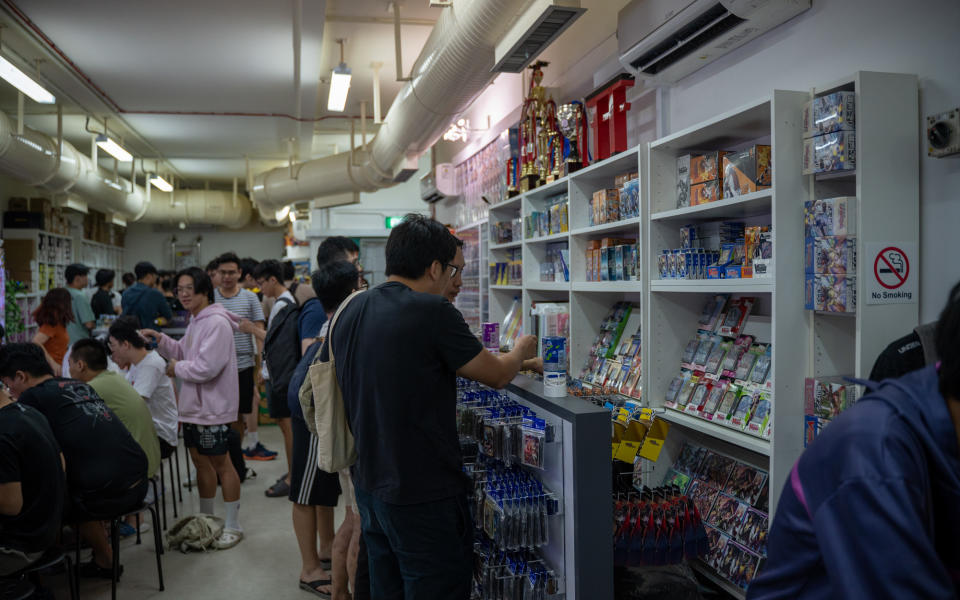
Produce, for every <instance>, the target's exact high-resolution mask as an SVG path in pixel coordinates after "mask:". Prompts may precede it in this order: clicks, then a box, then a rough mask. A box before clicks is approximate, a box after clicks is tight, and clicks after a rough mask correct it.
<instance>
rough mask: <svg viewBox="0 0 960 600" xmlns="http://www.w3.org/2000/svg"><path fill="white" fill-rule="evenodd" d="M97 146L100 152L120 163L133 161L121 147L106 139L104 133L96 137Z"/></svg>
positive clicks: (131, 156) (130, 155)
mask: <svg viewBox="0 0 960 600" xmlns="http://www.w3.org/2000/svg"><path fill="white" fill-rule="evenodd" d="M97 146H100V149H101V150H103V151H104V152H106V153H107V154H109V155H110V156H112V157H114V158H115V159H117V160H119V161H120V162H130V161H131V160H133V155H132V154H130V153H129V152H127V151H126V150H125V149H124V147H123V146H121V145H120V144H118V143H116V142H115V141H113V140H112V139H110V138H109V137H107V135H106V134H104V133H101V134H100V135H98V136H97Z"/></svg>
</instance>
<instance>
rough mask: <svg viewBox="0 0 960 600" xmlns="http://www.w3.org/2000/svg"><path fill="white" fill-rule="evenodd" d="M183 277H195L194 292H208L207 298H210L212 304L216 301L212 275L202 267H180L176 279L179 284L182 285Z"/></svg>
mask: <svg viewBox="0 0 960 600" xmlns="http://www.w3.org/2000/svg"><path fill="white" fill-rule="evenodd" d="M181 277H189V278H191V279H193V293H194V294H206V295H207V298H209V299H210V304H213V303H214V299H213V281H211V280H210V276H209V275H207V272H206V271H204V270H203V269H201V268H200V267H187V268H186V269H180V271H178V272H177V276H176V278H175V279H174V281H176V282H177V285H178V286H179V285H180V278H181Z"/></svg>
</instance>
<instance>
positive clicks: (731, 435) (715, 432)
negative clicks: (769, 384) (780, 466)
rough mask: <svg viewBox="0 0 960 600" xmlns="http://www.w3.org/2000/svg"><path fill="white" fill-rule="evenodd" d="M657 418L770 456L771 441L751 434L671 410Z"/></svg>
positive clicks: (666, 410) (660, 413)
mask: <svg viewBox="0 0 960 600" xmlns="http://www.w3.org/2000/svg"><path fill="white" fill-rule="evenodd" d="M774 401H776V400H774ZM657 416H658V417H660V418H662V419H664V420H666V421H670V422H671V423H674V424H676V425H680V426H682V427H685V428H687V429H693V430H695V431H699V432H701V433H705V434H706V435H708V436H710V437H713V438H716V439H718V440H723V441H724V442H727V443H729V444H733V445H735V446H739V447H740V448H746V449H747V450H750V451H751V452H756V453H757V454H760V455H762V456H770V440H767V439H764V438H759V437H756V436H752V435H750V434H749V433H744V432H743V431H739V430H736V429H732V428H730V427H727V426H725V425H719V424H717V423H713V422H712V421H707V420H706V419H701V418H700V417H695V416H693V415H688V414H686V413H682V412H680V411H676V410H673V409H669V408H668V409H665V410H664V411H663V412H658V413H657Z"/></svg>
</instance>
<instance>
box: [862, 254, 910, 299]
mask: <svg viewBox="0 0 960 600" xmlns="http://www.w3.org/2000/svg"><path fill="white" fill-rule="evenodd" d="M865 246H866V247H865V250H866V255H867V259H868V260H869V261H870V262H868V263H867V265H869V267H870V268H871V269H872V271H871V272H869V274H868V278H867V289H866V290H865V291H866V296H867V298H866V301H867V304H914V303H916V302H917V295H918V290H917V274H916V269H917V267H918V264H917V262H916V259H917V256H918V254H917V244H916V243H914V242H911V243H898V242H892V243H889V244H885V243H869V244H865Z"/></svg>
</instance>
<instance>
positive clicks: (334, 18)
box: [327, 15, 437, 27]
mask: <svg viewBox="0 0 960 600" xmlns="http://www.w3.org/2000/svg"><path fill="white" fill-rule="evenodd" d="M327 22H328V23H363V24H367V25H393V17H362V16H353V15H327ZM400 24H401V25H418V26H421V27H433V26H434V25H436V24H437V20H436V19H413V18H409V17H403V18H401V19H400Z"/></svg>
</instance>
